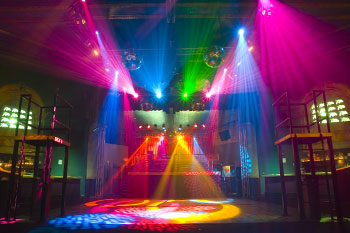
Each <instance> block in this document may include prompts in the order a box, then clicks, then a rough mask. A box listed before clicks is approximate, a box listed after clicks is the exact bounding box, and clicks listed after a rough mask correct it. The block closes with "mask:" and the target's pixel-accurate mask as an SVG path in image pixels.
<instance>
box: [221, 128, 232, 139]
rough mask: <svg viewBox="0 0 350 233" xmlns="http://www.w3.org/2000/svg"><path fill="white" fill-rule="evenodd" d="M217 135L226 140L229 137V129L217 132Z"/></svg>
mask: <svg viewBox="0 0 350 233" xmlns="http://www.w3.org/2000/svg"><path fill="white" fill-rule="evenodd" d="M219 136H220V140H221V141H227V140H229V139H230V138H231V135H230V131H228V130H224V131H221V132H219Z"/></svg>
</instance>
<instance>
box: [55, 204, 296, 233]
mask: <svg viewBox="0 0 350 233" xmlns="http://www.w3.org/2000/svg"><path fill="white" fill-rule="evenodd" d="M71 212H72V214H70V215H67V216H65V217H61V218H54V219H51V220H49V221H48V226H51V227H55V228H64V229H70V230H79V229H80V230H83V229H86V230H88V229H94V230H98V229H100V230H103V229H112V228H123V229H130V230H142V231H144V230H148V231H177V230H190V229H194V228H197V227H198V225H199V224H213V223H257V222H280V221H284V222H286V221H287V222H288V221H290V222H292V221H297V219H296V218H295V217H282V216H281V208H280V206H278V205H274V204H267V203H263V202H256V201H251V200H242V199H239V200H234V199H230V198H229V199H189V200H143V199H142V200H141V199H103V200H97V201H92V202H88V203H85V204H84V205H83V206H79V207H77V208H73V209H71Z"/></svg>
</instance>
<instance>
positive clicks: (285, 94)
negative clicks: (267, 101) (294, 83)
mask: <svg viewBox="0 0 350 233" xmlns="http://www.w3.org/2000/svg"><path fill="white" fill-rule="evenodd" d="M284 97H287V92H285V93H283V94H282V95H281V96H280V97H279V98H278V99H277V100H276V101H275V102H273V104H272V106H275V105H276V104H277V103H278V102H280V100H281V99H283V98H284Z"/></svg>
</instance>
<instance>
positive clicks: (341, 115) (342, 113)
mask: <svg viewBox="0 0 350 233" xmlns="http://www.w3.org/2000/svg"><path fill="white" fill-rule="evenodd" d="M327 108H328V115H329V120H330V122H331V123H336V122H350V116H349V113H348V111H347V110H346V107H345V104H344V101H343V100H342V99H336V100H334V101H328V102H327ZM317 111H318V115H319V117H320V118H323V117H325V116H326V108H325V106H324V103H322V104H319V105H318V107H317ZM311 114H312V121H313V122H315V121H316V110H315V106H314V105H312V106H311ZM321 123H322V124H326V123H327V120H326V119H324V120H322V121H321Z"/></svg>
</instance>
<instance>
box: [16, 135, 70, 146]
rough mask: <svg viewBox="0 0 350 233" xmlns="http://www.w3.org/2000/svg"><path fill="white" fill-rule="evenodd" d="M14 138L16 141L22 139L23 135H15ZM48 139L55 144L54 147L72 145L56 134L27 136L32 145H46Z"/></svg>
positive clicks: (27, 140)
mask: <svg viewBox="0 0 350 233" xmlns="http://www.w3.org/2000/svg"><path fill="white" fill-rule="evenodd" d="M14 139H15V141H22V140H23V136H15V137H14ZM48 141H49V142H52V146H54V147H61V146H68V147H70V143H69V142H67V141H64V140H63V139H61V138H59V137H56V136H45V135H37V136H26V137H25V142H26V144H29V145H32V146H46V145H47V142H48Z"/></svg>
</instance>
